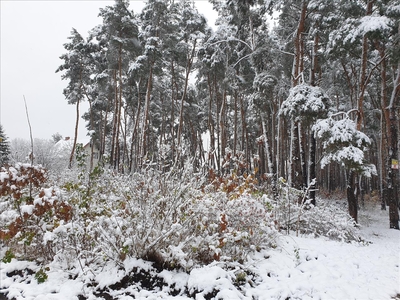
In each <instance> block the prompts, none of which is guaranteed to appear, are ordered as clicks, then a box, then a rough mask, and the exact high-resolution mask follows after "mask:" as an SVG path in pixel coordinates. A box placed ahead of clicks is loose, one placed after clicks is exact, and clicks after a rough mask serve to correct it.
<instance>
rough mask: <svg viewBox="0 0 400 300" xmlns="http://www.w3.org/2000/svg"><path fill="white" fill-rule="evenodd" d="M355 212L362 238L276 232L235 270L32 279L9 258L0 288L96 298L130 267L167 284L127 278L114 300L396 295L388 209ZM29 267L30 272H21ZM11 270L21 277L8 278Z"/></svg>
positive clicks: (71, 272) (399, 250) (58, 271)
mask: <svg viewBox="0 0 400 300" xmlns="http://www.w3.org/2000/svg"><path fill="white" fill-rule="evenodd" d="M332 201H333V200H332ZM359 216H360V224H361V229H360V231H361V235H362V236H363V237H364V238H365V240H364V242H361V243H357V242H352V243H346V242H339V241H333V240H328V239H327V238H326V237H320V238H313V237H310V236H298V237H297V236H295V235H294V234H290V235H283V234H281V235H280V236H279V239H278V241H277V244H278V246H277V247H276V248H275V249H274V248H271V249H268V250H263V251H261V252H256V254H254V255H252V256H251V257H250V259H249V260H248V261H247V262H246V263H245V264H244V265H241V266H240V268H239V264H237V265H234V264H231V265H229V266H228V263H224V262H214V263H211V264H210V265H208V266H203V267H197V268H194V269H193V270H191V271H190V272H189V273H186V272H183V271H177V270H172V271H170V270H163V271H156V270H155V269H154V268H152V267H151V264H150V263H149V262H145V261H143V260H137V259H127V260H126V261H125V262H124V265H123V266H118V265H116V264H115V263H111V262H110V263H107V264H106V265H105V266H103V267H101V268H98V269H95V268H93V269H91V270H88V269H85V270H84V271H83V270H81V269H80V268H79V267H76V268H72V269H65V268H64V267H63V266H62V264H61V263H60V262H57V261H54V262H53V263H51V264H49V266H48V269H47V270H46V274H47V275H48V279H47V280H46V281H45V282H44V283H41V284H39V283H37V281H36V279H35V278H34V276H35V274H34V273H35V272H37V271H38V270H39V269H40V267H38V266H37V265H36V264H35V263H34V262H26V261H18V260H16V259H12V261H11V263H4V262H1V263H0V264H1V266H0V292H2V293H5V292H8V293H9V294H8V295H9V297H15V299H17V300H19V299H32V300H39V299H44V300H50V299H51V300H56V299H78V295H84V296H85V297H87V299H98V297H97V296H95V295H94V294H93V292H94V289H95V286H96V284H97V288H105V289H106V290H107V288H106V287H107V286H109V285H110V284H113V283H116V282H119V281H120V280H121V279H122V278H123V277H124V276H125V274H126V272H128V271H129V270H132V269H133V268H137V269H142V270H146V272H149V273H150V274H153V276H156V275H157V276H158V277H159V278H162V279H163V280H164V282H165V283H166V284H165V285H164V286H162V287H161V288H155V289H154V290H146V289H144V288H142V287H141V286H140V284H136V283H132V284H130V285H129V286H127V287H125V288H123V289H120V290H113V291H109V294H110V295H111V296H112V297H114V299H120V300H125V299H193V298H194V299H207V297H209V296H210V295H211V293H214V294H212V295H214V297H213V299H229V300H233V299H249V300H250V299H260V300H263V299H287V298H290V299H362V300H367V299H371V300H372V299H381V300H384V299H388V300H389V299H395V297H396V295H398V294H400V231H398V230H393V229H388V227H389V226H388V211H387V210H386V211H381V210H380V208H379V204H378V203H375V204H373V203H371V204H370V206H368V207H367V209H362V210H361V211H360V214H359ZM4 250H5V249H2V250H1V251H0V252H2V253H0V254H4ZM1 256H3V255H1ZM77 265H78V264H77ZM28 269H29V270H32V271H33V272H31V274H29V273H26V272H27V271H26V270H28ZM18 270H20V272H21V273H24V272H25V275H24V276H23V277H21V276H19V275H14V276H11V275H10V273H11V272H13V271H18ZM243 270H246V274H243ZM157 272H158V273H157ZM241 272H242V273H241ZM7 273H8V274H9V275H7ZM240 275H244V277H243V278H244V280H243V281H242V283H241V284H240V285H238V284H236V282H237V280H238V278H239V276H240ZM95 282H96V284H93V283H95ZM185 287H186V290H187V293H182V292H180V293H178V294H177V295H175V296H172V295H171V291H172V290H173V289H175V290H177V291H179V290H183V289H184V288H185ZM189 295H190V296H189ZM133 297H135V298H133ZM208 299H209V298H208Z"/></svg>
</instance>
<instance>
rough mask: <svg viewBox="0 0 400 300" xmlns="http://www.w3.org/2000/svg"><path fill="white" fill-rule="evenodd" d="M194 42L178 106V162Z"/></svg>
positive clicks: (193, 54) (194, 52) (194, 48)
mask: <svg viewBox="0 0 400 300" xmlns="http://www.w3.org/2000/svg"><path fill="white" fill-rule="evenodd" d="M196 42H197V41H196V40H194V41H193V48H192V52H191V54H190V56H189V57H188V60H187V63H186V74H185V83H184V86H183V93H182V97H181V103H180V108H179V125H178V136H177V138H178V141H177V147H178V151H177V155H176V160H175V163H178V161H179V158H180V154H181V152H182V151H181V149H180V148H181V146H182V145H181V140H182V131H183V110H184V107H185V99H186V95H187V89H188V84H189V75H190V72H191V71H192V63H193V59H194V56H195V54H196Z"/></svg>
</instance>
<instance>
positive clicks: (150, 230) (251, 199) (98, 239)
mask: <svg viewBox="0 0 400 300" xmlns="http://www.w3.org/2000/svg"><path fill="white" fill-rule="evenodd" d="M95 170H96V169H95ZM78 178H80V179H79V180H78V181H76V182H67V183H66V184H64V187H65V193H64V196H63V197H67V198H68V200H69V202H70V203H71V204H73V205H74V215H73V218H72V222H71V223H68V224H62V225H60V226H59V227H58V228H57V230H55V231H54V235H53V237H52V240H53V241H54V242H55V243H57V244H61V243H63V244H64V245H65V244H67V245H69V248H68V249H66V248H63V251H67V250H68V253H69V254H68V255H69V256H73V254H74V253H79V258H80V260H81V262H82V263H83V264H86V263H87V262H90V261H93V260H98V259H99V258H101V259H107V260H115V261H116V262H122V261H123V260H124V259H125V258H126V257H137V258H144V259H148V260H154V261H157V262H158V263H160V264H164V266H167V267H178V266H179V267H184V268H188V269H190V268H191V267H192V266H194V265H197V264H203V263H209V262H210V261H212V260H215V259H216V260H219V259H224V260H235V261H244V260H245V259H246V255H247V254H248V253H249V252H251V251H255V250H257V249H261V248H263V247H266V246H267V245H268V244H269V243H273V242H274V235H275V234H276V231H275V230H274V223H273V220H272V218H271V216H270V211H268V210H267V209H266V206H265V203H264V202H265V198H263V197H261V196H253V195H251V194H247V193H244V190H243V189H241V188H240V187H239V186H237V190H238V191H240V193H237V194H235V197H232V195H231V194H229V193H227V192H226V191H225V192H224V191H212V192H207V190H208V188H207V186H206V185H205V179H204V177H203V176H201V175H200V174H193V172H192V171H191V169H190V168H188V171H183V173H182V174H179V176H177V175H174V174H173V173H170V174H162V173H159V172H158V171H155V170H149V171H143V172H141V173H135V174H131V175H121V174H113V173H112V172H109V171H105V170H103V171H102V172H97V175H94V174H93V173H92V174H91V175H90V176H87V177H82V176H78ZM243 184H248V182H247V181H244V183H243ZM66 240H67V241H68V242H67V243H66V242H65V241H66ZM62 241H64V242H62Z"/></svg>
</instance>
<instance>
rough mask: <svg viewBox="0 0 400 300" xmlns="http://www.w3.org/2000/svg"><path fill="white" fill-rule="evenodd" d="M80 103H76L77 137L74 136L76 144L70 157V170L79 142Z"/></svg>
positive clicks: (73, 145)
mask: <svg viewBox="0 0 400 300" xmlns="http://www.w3.org/2000/svg"><path fill="white" fill-rule="evenodd" d="M79 102H80V100H79V99H78V101H76V120H75V136H74V143H73V144H72V150H71V155H70V156H69V168H70V169H71V168H72V161H73V160H74V155H75V149H76V143H77V141H78V128H79V117H80V116H79Z"/></svg>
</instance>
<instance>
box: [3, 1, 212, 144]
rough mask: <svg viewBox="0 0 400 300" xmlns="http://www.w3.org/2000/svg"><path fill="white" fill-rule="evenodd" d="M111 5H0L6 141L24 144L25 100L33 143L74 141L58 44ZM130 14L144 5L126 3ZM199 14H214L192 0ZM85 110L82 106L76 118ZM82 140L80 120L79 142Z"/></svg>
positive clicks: (26, 130)
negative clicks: (57, 136) (53, 139)
mask: <svg viewBox="0 0 400 300" xmlns="http://www.w3.org/2000/svg"><path fill="white" fill-rule="evenodd" d="M113 3H114V1H108V0H101V1H95V0H91V1H83V0H71V1H62V0H52V1H50V0H47V1H35V0H30V1H28V0H27V1H21V0H19V1H16V0H0V12H1V15H0V20H1V34H0V46H1V51H0V58H1V62H0V69H1V76H0V81H1V85H0V92H1V98H0V101H1V103H0V105H1V106H0V107H1V109H0V123H1V124H2V125H3V128H4V131H5V133H6V135H7V136H8V138H9V139H10V140H11V139H14V138H23V139H29V127H28V122H27V117H26V112H25V105H24V98H23V96H24V95H25V98H26V102H27V105H28V112H29V119H30V122H31V126H32V132H33V137H34V138H42V139H51V136H52V135H53V134H54V133H57V132H58V133H60V134H61V135H62V136H64V137H65V136H71V137H72V136H73V134H74V128H75V106H74V105H68V104H67V101H66V100H65V98H64V95H63V94H62V92H63V89H64V88H65V87H66V85H67V81H65V80H64V81H62V80H61V74H60V73H55V70H56V69H57V67H58V66H59V65H61V64H62V61H61V60H60V59H59V57H60V56H61V55H62V54H63V53H65V49H64V48H63V44H64V43H66V42H67V41H68V40H67V37H68V36H70V32H71V29H72V27H74V28H76V29H77V30H78V32H79V33H80V34H82V35H83V36H87V32H88V31H89V30H90V29H92V28H93V27H94V26H96V25H98V24H100V23H101V19H100V18H98V17H97V15H98V13H99V8H101V7H105V6H107V5H113ZM130 3H131V4H130V7H129V8H130V9H131V10H133V11H134V12H135V13H136V12H139V11H140V10H141V9H142V8H143V6H144V3H143V2H142V1H137V0H134V1H133V0H131V1H130ZM196 5H197V6H198V8H199V11H200V12H201V13H202V14H204V15H205V16H206V17H207V18H209V19H215V16H216V13H215V12H214V11H212V6H211V4H209V3H208V2H207V1H204V0H202V1H198V0H196ZM85 111H86V106H82V107H81V113H84V112H85ZM85 136H86V129H85V122H84V121H83V120H82V119H80V131H79V134H78V137H79V138H84V137H85Z"/></svg>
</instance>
